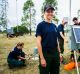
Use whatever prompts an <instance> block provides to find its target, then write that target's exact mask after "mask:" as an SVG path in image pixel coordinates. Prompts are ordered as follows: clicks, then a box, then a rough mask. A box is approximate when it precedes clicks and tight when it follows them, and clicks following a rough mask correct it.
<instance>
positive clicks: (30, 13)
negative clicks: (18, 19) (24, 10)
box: [30, 6, 32, 35]
mask: <svg viewBox="0 0 80 74" xmlns="http://www.w3.org/2000/svg"><path fill="white" fill-rule="evenodd" d="M31 31H32V30H31V6H30V35H31Z"/></svg>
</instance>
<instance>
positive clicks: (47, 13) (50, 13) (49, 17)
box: [44, 9, 54, 21]
mask: <svg viewBox="0 0 80 74" xmlns="http://www.w3.org/2000/svg"><path fill="white" fill-rule="evenodd" d="M53 16H54V11H53V10H51V9H49V10H47V11H45V12H44V17H45V18H46V19H47V20H50V21H51V20H52V19H53Z"/></svg>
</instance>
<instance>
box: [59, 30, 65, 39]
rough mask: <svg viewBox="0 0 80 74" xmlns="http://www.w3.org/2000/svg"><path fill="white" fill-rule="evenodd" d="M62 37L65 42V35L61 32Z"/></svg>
mask: <svg viewBox="0 0 80 74" xmlns="http://www.w3.org/2000/svg"><path fill="white" fill-rule="evenodd" d="M60 35H61V37H62V38H63V39H64V40H65V36H64V35H63V33H62V32H60Z"/></svg>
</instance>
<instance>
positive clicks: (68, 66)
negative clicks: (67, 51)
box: [64, 62, 75, 71]
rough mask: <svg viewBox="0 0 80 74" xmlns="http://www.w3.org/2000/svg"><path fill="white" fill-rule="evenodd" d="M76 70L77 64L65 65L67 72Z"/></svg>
mask: <svg viewBox="0 0 80 74" xmlns="http://www.w3.org/2000/svg"><path fill="white" fill-rule="evenodd" d="M74 68H75V62H70V63H68V64H66V65H64V69H65V70H67V71H70V70H72V69H74Z"/></svg>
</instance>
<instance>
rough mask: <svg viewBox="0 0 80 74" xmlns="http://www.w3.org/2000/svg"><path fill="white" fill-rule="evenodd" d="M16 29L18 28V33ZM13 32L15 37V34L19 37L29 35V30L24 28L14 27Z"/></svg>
mask: <svg viewBox="0 0 80 74" xmlns="http://www.w3.org/2000/svg"><path fill="white" fill-rule="evenodd" d="M17 27H18V32H17ZM13 31H14V34H15V35H16V34H17V33H18V34H19V35H24V34H28V33H29V30H28V29H27V28H26V27H25V26H22V25H21V26H16V27H13Z"/></svg>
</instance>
